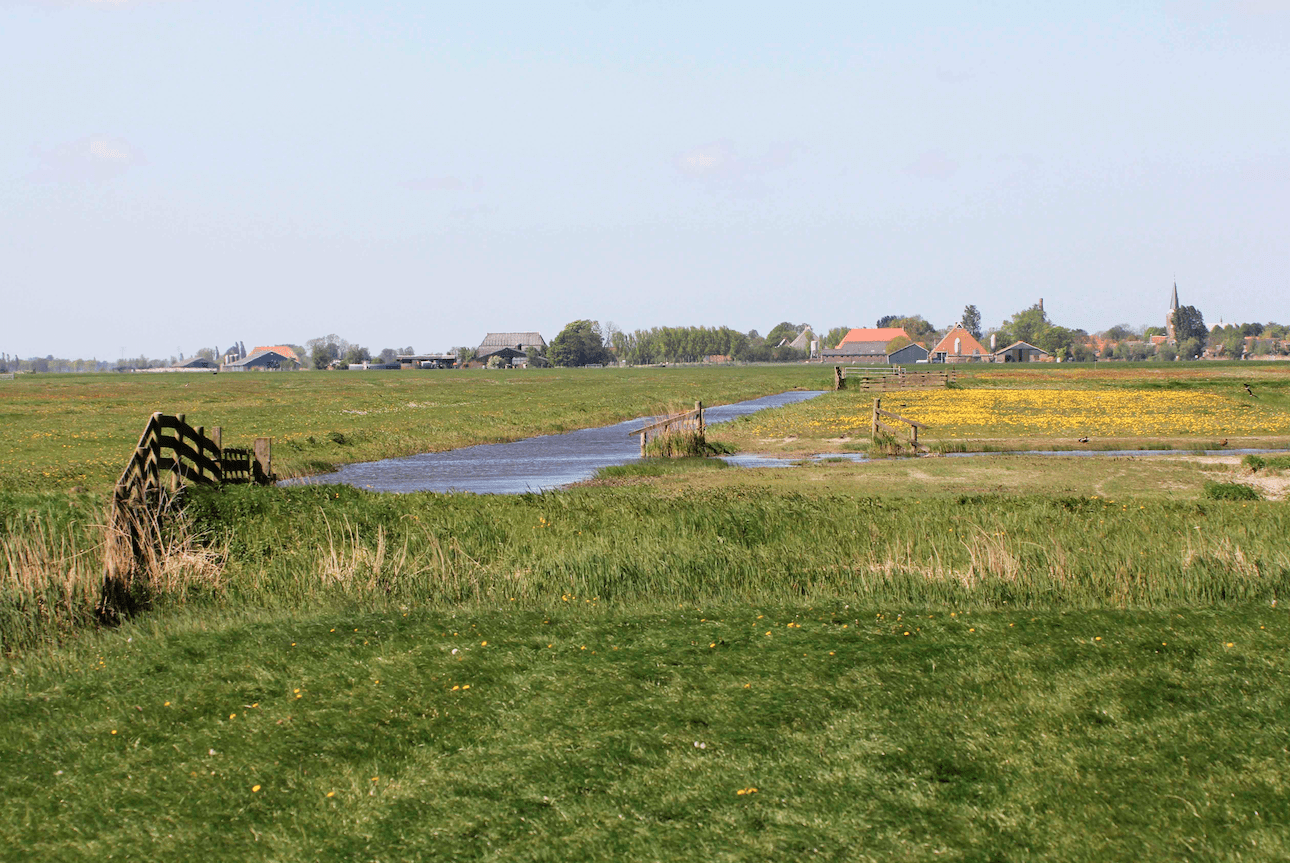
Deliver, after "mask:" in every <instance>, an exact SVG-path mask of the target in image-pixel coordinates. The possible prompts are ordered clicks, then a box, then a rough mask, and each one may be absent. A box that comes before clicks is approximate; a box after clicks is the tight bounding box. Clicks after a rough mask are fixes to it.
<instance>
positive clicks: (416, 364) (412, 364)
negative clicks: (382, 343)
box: [398, 354, 457, 369]
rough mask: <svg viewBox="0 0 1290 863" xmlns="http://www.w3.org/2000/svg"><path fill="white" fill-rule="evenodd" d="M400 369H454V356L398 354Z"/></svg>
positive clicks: (455, 365)
mask: <svg viewBox="0 0 1290 863" xmlns="http://www.w3.org/2000/svg"><path fill="white" fill-rule="evenodd" d="M398 361H399V368H401V369H454V368H456V367H457V355H456V354H399V356H398Z"/></svg>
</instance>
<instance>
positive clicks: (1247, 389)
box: [1245, 384, 1258, 399]
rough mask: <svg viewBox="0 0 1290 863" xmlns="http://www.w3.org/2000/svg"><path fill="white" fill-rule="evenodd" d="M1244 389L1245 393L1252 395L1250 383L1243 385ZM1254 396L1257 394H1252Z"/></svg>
mask: <svg viewBox="0 0 1290 863" xmlns="http://www.w3.org/2000/svg"><path fill="white" fill-rule="evenodd" d="M1245 391H1246V392H1247V393H1249V394H1250V395H1252V396H1254V390H1252V389H1250V385H1249V384H1246V385H1245ZM1254 397H1255V398H1256V399H1257V398H1258V396H1254Z"/></svg>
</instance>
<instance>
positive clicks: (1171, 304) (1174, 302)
mask: <svg viewBox="0 0 1290 863" xmlns="http://www.w3.org/2000/svg"><path fill="white" fill-rule="evenodd" d="M1169 311H1171V312H1176V311H1178V280H1177V279H1175V280H1174V297H1173V299H1172V300H1170V301H1169Z"/></svg>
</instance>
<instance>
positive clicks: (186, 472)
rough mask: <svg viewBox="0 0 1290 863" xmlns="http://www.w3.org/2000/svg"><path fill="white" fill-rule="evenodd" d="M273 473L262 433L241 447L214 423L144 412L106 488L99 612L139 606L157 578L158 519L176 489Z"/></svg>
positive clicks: (161, 561) (104, 615) (115, 613)
mask: <svg viewBox="0 0 1290 863" xmlns="http://www.w3.org/2000/svg"><path fill="white" fill-rule="evenodd" d="M273 479H274V477H273V461H272V446H271V440H270V439H269V438H267V437H262V438H256V440H255V444H254V446H252V447H251V448H249V449H247V448H242V447H226V446H224V445H223V432H222V430H221V429H219V428H213V429H211V431H210V434H209V435H208V434H207V433H206V430H205V429H204V428H202V427H201V426H198V427H197V428H193V427H192V426H190V425H189V424H188V422H187V420H186V419H185V418H184V415H183V414H179V415H178V416H167V415H166V414H163V413H154V414H153V415H152V416H151V417H149V418H148V423H147V425H145V426H144V428H143V434H142V435H140V437H139V443H138V445H137V446H135V448H134V453H133V455H131V456H130V462H129V464H127V465H126V467H125V471H124V472H123V473H122V474H121V479H119V480H117V484H116V487H115V488H114V489H113V491H112V505H111V509H110V511H109V514H108V523H107V529H106V531H107V535H106V547H105V549H104V554H103V592H102V596H101V597H100V599H99V605H98V613H99V617H100V619H102V620H105V621H109V622H111V621H115V620H118V619H120V618H121V617H122V616H123V615H128V614H130V613H131V612H132V611H134V610H136V609H138V608H140V607H142V606H143V605H146V603H147V602H148V599H149V596H150V594H151V593H152V592H153V591H154V590H155V589H157V585H158V584H160V583H162V582H163V581H164V579H165V577H166V575H165V573H166V569H167V562H166V560H167V557H168V552H167V551H166V548H167V542H168V540H167V535H168V531H167V530H166V529H165V528H164V524H165V523H166V522H167V521H168V520H169V519H170V517H171V516H172V515H173V514H174V513H173V510H172V508H171V507H172V504H173V502H174V501H175V498H176V495H177V494H178V493H179V491H180V489H182V488H184V487H185V486H187V485H188V484H189V483H197V484H201V485H219V484H222V483H246V482H256V483H270V482H272V481H273ZM140 585H142V586H143V587H142V589H140Z"/></svg>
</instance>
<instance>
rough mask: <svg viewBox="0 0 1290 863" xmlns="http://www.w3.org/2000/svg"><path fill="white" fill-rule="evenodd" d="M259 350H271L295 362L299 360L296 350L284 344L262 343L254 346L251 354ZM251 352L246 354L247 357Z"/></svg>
mask: <svg viewBox="0 0 1290 863" xmlns="http://www.w3.org/2000/svg"><path fill="white" fill-rule="evenodd" d="M260 351H273V352H274V353H277V354H282V355H283V356H284V357H286V358H287V359H289V360H295V361H296V362H300V357H298V356H296V352H295V351H293V350H291V348H289V347H287V346H286V345H268V346H263V345H262V346H260V347H258V348H256V349H255V350H253V351H251V354H258V353H259V352H260ZM251 354H247V356H248V357H249V356H250V355H251Z"/></svg>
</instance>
